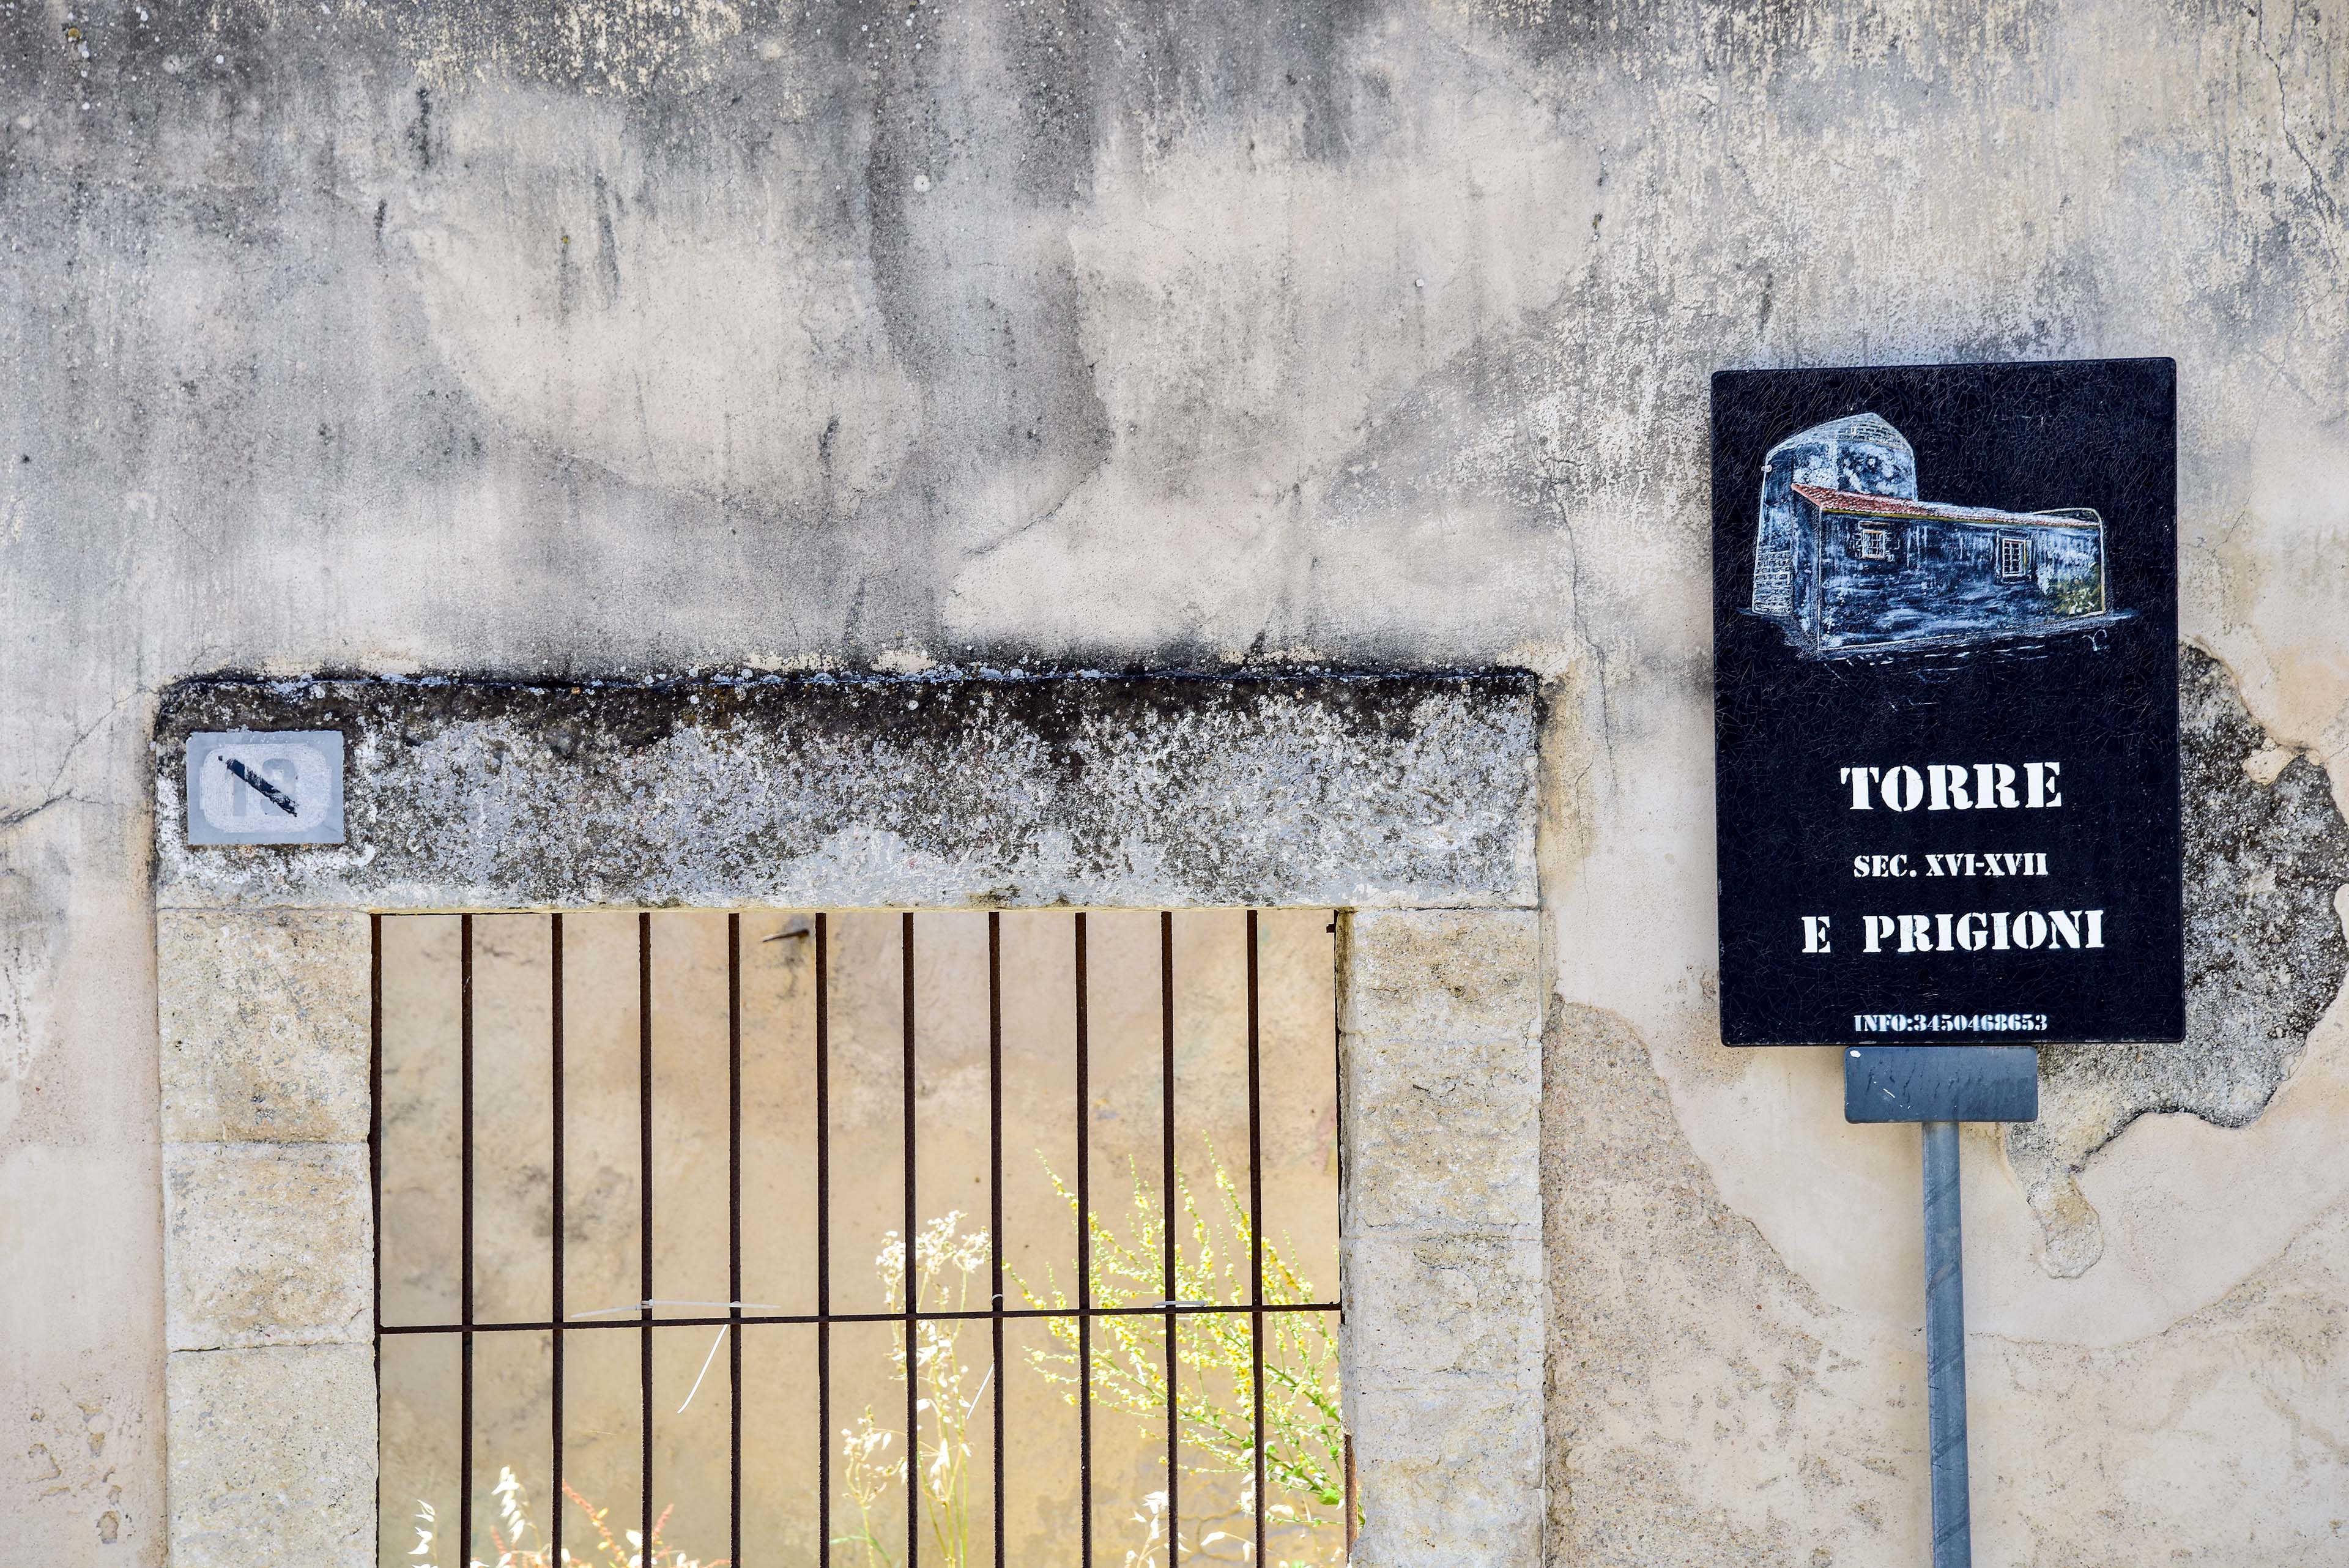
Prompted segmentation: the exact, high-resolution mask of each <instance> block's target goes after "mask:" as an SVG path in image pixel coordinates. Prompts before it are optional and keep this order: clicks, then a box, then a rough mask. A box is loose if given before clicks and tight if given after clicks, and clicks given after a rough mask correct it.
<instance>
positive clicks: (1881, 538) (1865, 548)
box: [1859, 528, 1892, 561]
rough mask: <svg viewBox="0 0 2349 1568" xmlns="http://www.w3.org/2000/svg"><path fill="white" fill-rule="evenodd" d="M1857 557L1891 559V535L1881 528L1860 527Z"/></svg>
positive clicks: (1872, 559)
mask: <svg viewBox="0 0 2349 1568" xmlns="http://www.w3.org/2000/svg"><path fill="white" fill-rule="evenodd" d="M1859 558H1860V559H1861V560H1863V561H1889V560H1890V559H1892V535H1891V533H1890V531H1889V530H1888V529H1883V528H1862V529H1861V530H1860V531H1859Z"/></svg>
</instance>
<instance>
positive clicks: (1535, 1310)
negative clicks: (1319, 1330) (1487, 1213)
mask: <svg viewBox="0 0 2349 1568" xmlns="http://www.w3.org/2000/svg"><path fill="white" fill-rule="evenodd" d="M1542 1278H1543V1269H1542V1251H1541V1242H1540V1241H1539V1239H1538V1232H1537V1231H1529V1232H1528V1233H1527V1234H1526V1235H1524V1236H1521V1237H1517V1236H1493V1235H1471V1234H1451V1235H1444V1234H1423V1235H1408V1234H1398V1233H1395V1232H1392V1231H1386V1232H1373V1233H1371V1234H1370V1235H1366V1236H1355V1237H1351V1238H1350V1239H1349V1240H1348V1241H1347V1242H1346V1326H1347V1328H1348V1330H1349V1332H1350V1334H1351V1335H1352V1340H1353V1343H1352V1345H1351V1346H1350V1351H1349V1359H1348V1362H1347V1376H1348V1378H1349V1386H1352V1385H1353V1384H1354V1383H1356V1382H1358V1381H1367V1383H1368V1384H1369V1385H1370V1386H1413V1384H1414V1383H1417V1382H1422V1381H1424V1380H1425V1379H1428V1378H1431V1377H1441V1376H1447V1375H1456V1374H1471V1375H1475V1376H1485V1377H1490V1378H1495V1379H1500V1380H1502V1381H1505V1382H1507V1383H1510V1384H1512V1385H1514V1386H1517V1387H1520V1388H1522V1389H1524V1390H1525V1391H1526V1394H1527V1395H1528V1396H1531V1395H1532V1394H1534V1393H1536V1392H1537V1391H1538V1390H1539V1388H1540V1387H1541V1375H1542V1319H1543V1313H1542Z"/></svg>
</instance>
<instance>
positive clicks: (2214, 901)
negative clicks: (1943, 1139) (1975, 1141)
mask: <svg viewBox="0 0 2349 1568" xmlns="http://www.w3.org/2000/svg"><path fill="white" fill-rule="evenodd" d="M2178 718H2179V731H2180V734H2179V746H2180V753H2181V784H2182V785H2183V788H2184V792H2185V801H2186V812H2185V826H2186V1032H2187V1038H2186V1043H2185V1044H2182V1045H2057V1046H2047V1047H2044V1048H2043V1049H2042V1050H2041V1052H2040V1054H2039V1071H2040V1083H2041V1089H2040V1114H2039V1120H2037V1121H2036V1122H2024V1123H2016V1124H2013V1125H2012V1126H2010V1127H2007V1129H2006V1134H2005V1141H2006V1153H2007V1158H2008V1160H2009V1161H2010V1162H2011V1163H2012V1164H2013V1168H2014V1170H2015V1174H2016V1175H2017V1176H2018V1177H2020V1178H2021V1179H2022V1180H2023V1188H2024V1192H2025V1195H2026V1197H2027V1198H2028V1199H2029V1201H2030V1204H2031V1211H2032V1213H2033V1216H2034V1217H2036V1219H2037V1220H2038V1221H2039V1226H2040V1231H2041V1235H2042V1238H2043V1249H2042V1253H2041V1257H2040V1266H2041V1267H2042V1268H2044V1269H2045V1270H2046V1271H2047V1272H2048V1273H2050V1274H2052V1275H2054V1276H2055V1277H2056V1278H2058V1279H2074V1278H2076V1277H2078V1276H2079V1275H2081V1274H2083V1273H2085V1272H2087V1271H2088V1270H2089V1269H2090V1268H2091V1267H2093V1266H2094V1265H2095V1262H2096V1260H2097V1259H2098V1258H2100V1257H2102V1256H2103V1255H2104V1249H2105V1241H2104V1229H2103V1226H2102V1224H2101V1222H2100V1221H2099V1220H2098V1218H2097V1215H2096V1211H2095V1208H2094V1207H2093V1206H2091V1205H2090V1204H2089V1202H2088V1200H2087V1199H2086V1197H2085V1195H2084V1194H2083V1193H2082V1192H2081V1190H2080V1184H2079V1176H2080V1173H2081V1171H2082V1170H2083V1169H2085V1168H2086V1166H2087V1163H2088V1161H2089V1160H2090V1159H2091V1158H2094V1157H2095V1153H2096V1151H2097V1150H2099V1149H2101V1148H2103V1147H2105V1146H2106V1144H2108V1143H2110V1142H2111V1141H2112V1140H2113V1139H2114V1138H2115V1137H2118V1136H2119V1134H2120V1132H2121V1129H2122V1128H2124V1127H2127V1126H2128V1125H2129V1124H2130V1123H2131V1122H2133V1121H2135V1120H2137V1117H2139V1116H2146V1115H2148V1114H2152V1113H2158V1112H2184V1113H2186V1114H2188V1115H2190V1116H2199V1117H2201V1118H2202V1119H2203V1120H2204V1121H2207V1122H2209V1123H2211V1124H2213V1125H2214V1126H2218V1127H2245V1126H2248V1125H2249V1124H2250V1123H2251V1121H2253V1120H2254V1119H2256V1118H2257V1117H2258V1116H2259V1115H2260V1113H2261V1111H2264V1110H2265V1109H2266V1108H2267V1106H2268V1102H2269V1100H2271V1098H2273V1097H2274V1095H2275V1092H2276V1089H2277V1087H2278V1086H2279V1085H2282V1082H2283V1081H2284V1078H2285V1077H2286V1076H2287V1075H2289V1074H2290V1073H2291V1072H2292V1066H2293V1064H2295V1063H2296V1062H2297V1061H2298V1060H2299V1059H2300V1054H2301V1052H2302V1049H2303V1047H2305V1046H2306V1044H2307V1043H2308V1032H2309V1030H2310V1029H2312V1028H2313V1027H2314V1026H2315V1024H2316V1021H2317V1020H2318V1019H2319V1018H2320V1017H2321V1016H2323V1012H2324V1010H2325V1009H2326V1008H2327V1007H2328V1006H2330V1005H2331V1004H2332V1002H2333V998H2334V997H2335V996H2336V995H2337V994H2338V993H2339V992H2340V990H2341V982H2342V979H2343V976H2344V972H2349V942H2344V940H2343V936H2342V928H2341V921H2340V919H2339V918H2338V917H2337V916H2336V915H2335V914H2334V912H2333V894H2334V892H2335V890H2336V889H2337V888H2340V887H2341V885H2342V884H2343V883H2344V882H2349V823H2344V821H2343V819H2342V815H2341V811H2340V808H2339V806H2338V805H2336V804H2335V803H2334V801H2333V794H2332V790H2331V785H2330V783H2329V781H2328V780H2327V779H2326V777H2325V774H2324V773H2323V770H2322V769H2321V768H2319V767H2318V766H2317V765H2316V764H2315V763H2312V762H2311V761H2309V760H2308V759H2307V758H2306V757H2304V756H2298V755H2287V756H2285V757H2284V758H2283V759H2282V760H2281V761H2279V760H2278V755H2277V753H2279V751H2281V748H2278V747H2276V746H2275V745H2274V744H2273V742H2271V740H2270V739H2269V737H2268V736H2267V735H2266V734H2265V733H2264V732H2261V729H2260V726H2259V725H2258V724H2257V723H2256V722H2254V721H2253V720H2252V719H2251V714H2250V713H2249V712H2248V711H2245V709H2244V707H2243V703H2242V700H2241V698H2240V696H2239V695H2238V694H2237V691H2236V689H2235V682H2234V680H2233V678H2232V676H2231V675H2230V674H2229V672H2228V670H2227V668H2226V666H2225V665H2223V664H2221V663H2220V662H2219V661H2218V660H2217V659H2212V658H2211V657H2210V656H2209V655H2208V654H2206V653H2203V652H2202V651H2201V650H2199V649H2195V648H2192V647H2187V648H2182V649H2179V650H2178Z"/></svg>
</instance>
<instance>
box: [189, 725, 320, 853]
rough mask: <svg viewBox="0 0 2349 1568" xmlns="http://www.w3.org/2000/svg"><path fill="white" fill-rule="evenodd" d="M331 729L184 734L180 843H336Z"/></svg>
mask: <svg viewBox="0 0 2349 1568" xmlns="http://www.w3.org/2000/svg"><path fill="white" fill-rule="evenodd" d="M342 841H343V736H342V732H341V731H339V730H278V731H254V730H239V731H233V732H228V733H221V732H199V733H197V734H193V735H191V736H189V737H188V842H189V843H191V844H340V843H341V842H342Z"/></svg>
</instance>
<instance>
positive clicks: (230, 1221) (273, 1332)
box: [163, 1143, 374, 1350]
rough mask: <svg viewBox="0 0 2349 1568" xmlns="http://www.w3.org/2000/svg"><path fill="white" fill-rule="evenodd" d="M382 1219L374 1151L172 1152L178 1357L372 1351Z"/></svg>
mask: <svg viewBox="0 0 2349 1568" xmlns="http://www.w3.org/2000/svg"><path fill="white" fill-rule="evenodd" d="M370 1210H371V1205H370V1203H369V1201H368V1190H367V1147H366V1146H365V1145H362V1144H237V1143H190V1144H171V1145H167V1146H165V1147H164V1151H163V1281H164V1283H163V1296H164V1314H163V1319H164V1323H163V1326H164V1332H165V1334H166V1335H167V1336H168V1343H169V1345H171V1348H172V1349H174V1350H207V1349H212V1348H214V1347H216V1346H221V1345H316V1344H326V1343H336V1342H364V1341H365V1340H367V1337H368V1335H369V1332H370V1325H369V1322H368V1320H369V1317H370V1315H371V1308H372V1305H373V1297H374V1264H373V1249H374V1226H373V1223H372V1214H371V1211H370Z"/></svg>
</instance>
